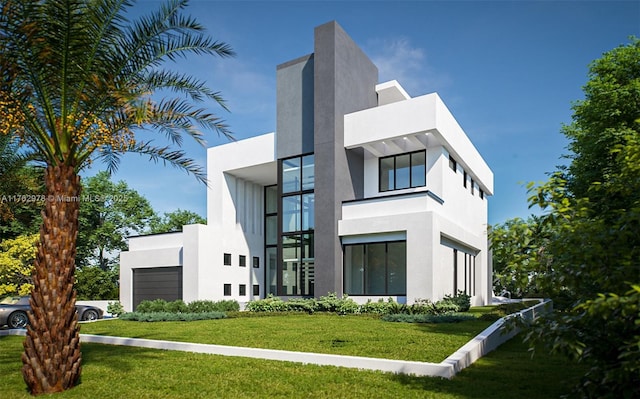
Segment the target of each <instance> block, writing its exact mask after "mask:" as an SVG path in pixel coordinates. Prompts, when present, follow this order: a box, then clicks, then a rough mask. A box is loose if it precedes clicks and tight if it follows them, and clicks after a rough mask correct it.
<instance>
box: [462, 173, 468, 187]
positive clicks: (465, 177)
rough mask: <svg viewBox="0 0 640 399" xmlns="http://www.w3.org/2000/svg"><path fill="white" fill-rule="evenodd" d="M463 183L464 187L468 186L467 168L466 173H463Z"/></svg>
mask: <svg viewBox="0 0 640 399" xmlns="http://www.w3.org/2000/svg"><path fill="white" fill-rule="evenodd" d="M462 179H463V180H462V185H463V186H464V188H467V171H466V170H465V171H464V173H463V174H462Z"/></svg>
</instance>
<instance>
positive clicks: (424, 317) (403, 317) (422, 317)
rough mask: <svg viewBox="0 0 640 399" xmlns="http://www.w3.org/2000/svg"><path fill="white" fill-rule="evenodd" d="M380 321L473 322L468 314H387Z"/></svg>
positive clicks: (472, 317)
mask: <svg viewBox="0 0 640 399" xmlns="http://www.w3.org/2000/svg"><path fill="white" fill-rule="evenodd" d="M382 320H384V321H391V322H400V323H459V322H461V321H467V320H475V317H474V316H472V315H469V314H456V313H447V314H439V315H431V314H402V313H401V314H388V315H384V316H382Z"/></svg>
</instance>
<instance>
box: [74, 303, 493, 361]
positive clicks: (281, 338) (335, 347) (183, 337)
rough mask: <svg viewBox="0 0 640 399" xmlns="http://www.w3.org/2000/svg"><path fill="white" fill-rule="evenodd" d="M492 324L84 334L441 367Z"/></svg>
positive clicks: (352, 322) (329, 322) (346, 323)
mask: <svg viewBox="0 0 640 399" xmlns="http://www.w3.org/2000/svg"><path fill="white" fill-rule="evenodd" d="M490 324H491V322H490V321H482V320H472V321H465V322H460V323H441V324H409V323H389V322H384V321H382V320H380V319H378V318H374V317H368V316H353V315H351V316H349V315H347V316H338V315H335V314H313V315H308V314H292V315H287V316H270V317H248V318H229V319H221V320H211V321H193V322H188V323H182V322H154V323H141V322H131V321H123V320H109V321H102V322H98V323H89V324H84V325H82V327H81V332H82V333H84V334H96V335H112V336H120V337H132V338H146V339H158V340H168V341H180V342H196V343H202V344H218V345H233V346H244V347H251V348H266V349H282V350H291V351H300V352H316V353H330V354H339V355H352V356H366V357H378V358H384V359H396V360H415V361H423V362H434V363H439V362H441V361H443V360H444V359H446V358H447V356H449V355H450V354H452V353H453V352H455V351H456V350H457V349H458V348H460V347H461V346H462V345H464V344H465V343H466V342H467V341H469V340H470V339H471V338H473V337H474V336H476V335H477V334H478V333H480V332H481V331H482V330H484V329H485V328H486V327H487V326H489V325H490Z"/></svg>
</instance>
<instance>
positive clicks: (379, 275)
mask: <svg viewBox="0 0 640 399" xmlns="http://www.w3.org/2000/svg"><path fill="white" fill-rule="evenodd" d="M406 254H407V244H406V241H390V242H376V243H367V244H349V245H345V248H344V292H345V293H346V294H349V295H406V294H407V255H406Z"/></svg>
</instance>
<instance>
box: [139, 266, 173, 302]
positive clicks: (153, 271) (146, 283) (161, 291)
mask: <svg viewBox="0 0 640 399" xmlns="http://www.w3.org/2000/svg"><path fill="white" fill-rule="evenodd" d="M154 299H164V300H165V301H175V300H176V299H182V266H176V267H152V268H142V269H133V309H134V310H135V308H136V307H137V306H138V304H140V302H142V301H144V300H150V301H152V300H154Z"/></svg>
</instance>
